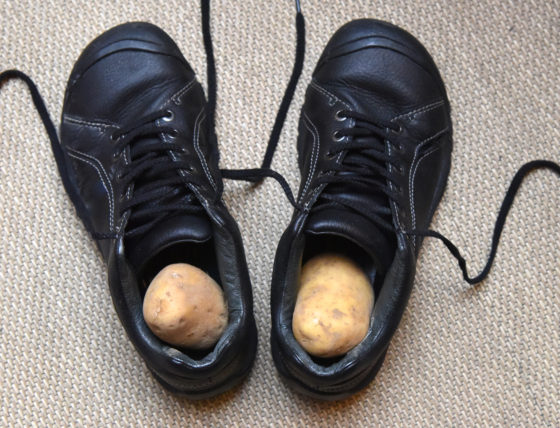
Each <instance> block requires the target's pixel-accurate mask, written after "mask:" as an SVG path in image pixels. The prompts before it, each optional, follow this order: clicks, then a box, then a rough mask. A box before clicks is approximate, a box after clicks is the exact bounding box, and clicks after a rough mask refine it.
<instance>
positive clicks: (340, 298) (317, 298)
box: [292, 253, 374, 358]
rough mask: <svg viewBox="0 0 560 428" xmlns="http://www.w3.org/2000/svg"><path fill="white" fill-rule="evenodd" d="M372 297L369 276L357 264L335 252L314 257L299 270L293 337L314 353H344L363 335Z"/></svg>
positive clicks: (309, 351) (335, 355)
mask: <svg viewBox="0 0 560 428" xmlns="http://www.w3.org/2000/svg"><path fill="white" fill-rule="evenodd" d="M373 300H374V296H373V288H372V286H371V284H370V282H369V279H368V278H367V276H366V274H365V273H364V272H363V270H362V269H361V268H360V267H359V266H358V265H357V264H356V263H354V262H353V261H352V260H350V259H349V258H347V257H344V256H341V255H338V254H332V253H325V254H320V255H318V256H315V257H313V258H311V259H310V260H309V261H307V263H305V265H304V266H303V268H302V271H301V276H300V288H299V290H298V294H297V298H296V305H295V308H294V313H293V317H292V331H293V333H294V337H295V338H296V340H297V341H298V343H299V344H300V345H301V346H302V347H303V349H305V350H306V351H307V352H308V353H309V354H311V355H313V356H316V357H324V358H328V357H337V356H340V355H344V354H345V353H347V352H348V351H349V350H350V349H352V348H354V347H355V346H356V345H358V344H359V343H360V342H361V341H362V340H363V338H364V337H365V336H366V334H367V331H368V329H369V324H370V317H371V311H372V309H373Z"/></svg>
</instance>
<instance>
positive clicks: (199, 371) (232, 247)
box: [59, 23, 257, 398]
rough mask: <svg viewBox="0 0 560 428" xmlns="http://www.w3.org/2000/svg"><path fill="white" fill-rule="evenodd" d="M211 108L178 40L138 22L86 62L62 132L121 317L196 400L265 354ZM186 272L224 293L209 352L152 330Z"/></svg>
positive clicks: (103, 41) (154, 366)
mask: <svg viewBox="0 0 560 428" xmlns="http://www.w3.org/2000/svg"><path fill="white" fill-rule="evenodd" d="M206 109H207V103H206V99H205V97H204V93H203V90H202V87H201V85H200V84H199V83H198V82H197V80H196V77H195V74H194V72H193V70H192V69H191V67H190V66H189V64H188V63H187V61H186V60H185V58H184V57H183V55H182V54H181V53H180V51H179V49H178V48H177V46H176V45H175V43H174V42H173V41H172V40H171V39H170V37H169V36H168V35H167V34H165V33H164V32H163V31H162V30H161V29H159V28H157V27H155V26H153V25H151V24H147V23H128V24H124V25H120V26H118V27H115V28H113V29H111V30H109V31H107V32H106V33H104V34H102V35H101V36H100V37H98V38H97V39H96V40H94V41H93V42H92V43H91V44H90V45H89V46H88V47H87V48H86V49H85V51H84V52H83V53H82V55H81V56H80V58H79V60H78V61H77V63H76V65H75V66H74V69H73V71H72V74H71V76H70V79H69V82H68V87H67V90H66V95H65V101H64V107H63V114H62V125H61V145H62V149H63V152H64V160H63V161H62V163H61V164H60V165H59V168H60V173H61V175H62V179H63V182H64V184H65V187H66V190H67V192H68V193H69V195H70V197H71V199H72V201H73V203H74V205H75V206H76V210H77V212H78V214H79V215H80V217H81V219H82V220H83V222H84V224H85V225H86V227H87V229H88V230H89V231H90V232H91V233H92V235H93V237H94V238H95V239H96V240H97V244H98V246H99V248H100V250H101V252H102V254H103V257H104V259H105V261H106V262H107V265H108V271H109V287H110V289H111V295H112V298H113V303H114V305H115V308H116V310H117V314H118V316H119V318H120V320H121V322H122V324H123V326H124V328H125V330H126V332H127V334H128V336H129V338H130V340H131V341H132V343H133V344H134V346H135V348H136V349H137V351H138V352H139V353H140V355H141V356H142V357H143V358H144V360H145V361H146V364H147V365H148V367H149V369H150V370H151V371H152V372H153V374H154V376H155V377H156V378H157V380H158V381H159V382H160V383H161V384H162V385H163V386H165V387H166V388H167V389H169V390H171V391H173V392H175V393H179V394H184V395H186V396H188V397H190V398H206V397H209V396H212V395H215V394H217V393H220V392H223V391H225V390H226V389H228V388H230V387H231V386H232V385H234V384H235V383H237V382H238V381H239V380H241V379H242V378H243V377H244V376H245V375H246V374H247V373H248V371H249V370H250V368H251V365H252V363H253V360H254V357H255V352H256V343H257V338H256V328H255V321H254V318H253V308H252V296H251V286H250V282H249V275H248V272H247V266H246V262H245V256H244V253H243V246H242V241H241V236H240V234H239V231H238V228H237V225H236V223H235V221H234V220H233V218H232V217H231V215H230V214H229V213H228V211H227V209H226V208H225V206H224V205H223V203H222V201H221V192H222V178H221V175H220V171H219V169H218V151H217V150H218V149H217V144H216V139H215V135H214V133H213V132H212V131H210V132H207V128H206V121H205V115H206V113H207V112H206ZM175 262H185V263H190V264H193V265H195V266H197V267H199V268H201V269H203V270H205V271H206V272H208V273H209V275H211V276H212V277H213V278H214V279H215V280H216V281H217V282H218V283H219V284H221V286H222V288H223V290H224V293H225V296H226V299H227V304H228V310H229V322H228V326H227V328H226V330H225V332H224V334H223V335H222V337H221V338H220V340H219V341H218V343H217V344H216V345H215V346H214V347H213V348H212V349H211V350H209V351H205V352H201V351H197V352H188V351H185V350H180V349H177V348H175V347H173V346H170V345H167V344H166V343H163V342H162V341H160V340H159V339H158V338H157V337H156V336H154V335H153V334H152V332H151V331H150V330H149V329H148V327H147V325H146V324H145V322H144V319H143V316H142V300H143V295H144V292H145V289H146V287H147V285H148V284H149V283H150V281H151V279H152V278H153V277H154V275H155V274H156V273H157V272H158V271H159V270H160V269H161V268H163V267H164V266H166V265H167V264H170V263H175Z"/></svg>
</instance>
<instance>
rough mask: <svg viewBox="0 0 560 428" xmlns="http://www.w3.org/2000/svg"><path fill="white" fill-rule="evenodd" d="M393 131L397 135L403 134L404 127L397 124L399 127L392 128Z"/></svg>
mask: <svg viewBox="0 0 560 428" xmlns="http://www.w3.org/2000/svg"><path fill="white" fill-rule="evenodd" d="M392 131H393V132H394V133H395V134H402V132H403V127H402V125H401V124H400V123H397V127H396V128H392Z"/></svg>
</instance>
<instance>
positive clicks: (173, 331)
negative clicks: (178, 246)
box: [143, 263, 228, 349]
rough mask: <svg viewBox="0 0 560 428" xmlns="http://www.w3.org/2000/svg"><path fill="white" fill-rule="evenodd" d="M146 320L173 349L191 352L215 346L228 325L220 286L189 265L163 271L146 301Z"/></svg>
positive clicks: (148, 292) (144, 308) (151, 328)
mask: <svg viewBox="0 0 560 428" xmlns="http://www.w3.org/2000/svg"><path fill="white" fill-rule="evenodd" d="M143 312H144V320H145V321H146V324H148V327H149V328H150V330H151V331H152V332H153V333H154V334H155V335H156V336H157V337H159V338H160V339H161V340H163V341H164V342H167V343H169V344H171V345H176V346H180V347H185V348H190V349H207V348H210V347H211V346H213V345H214V344H215V343H216V342H217V341H218V339H219V338H220V336H221V335H222V333H223V332H224V329H225V327H226V325H227V320H228V312H227V305H226V302H225V300H224V294H223V292H222V289H221V288H220V286H219V285H218V284H217V283H216V282H215V281H214V280H213V279H212V278H210V277H209V276H208V275H207V274H206V273H205V272H203V271H202V270H200V269H198V268H197V267H195V266H191V265H188V264H185V263H177V264H171V265H168V266H166V267H165V268H163V269H162V270H161V271H160V272H159V273H158V274H157V275H156V277H155V278H154V279H153V280H152V282H151V283H150V286H149V287H148V290H147V291H146V295H145V297H144V307H143Z"/></svg>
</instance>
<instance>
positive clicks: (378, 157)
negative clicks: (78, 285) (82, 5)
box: [0, 0, 560, 285]
mask: <svg viewBox="0 0 560 428" xmlns="http://www.w3.org/2000/svg"><path fill="white" fill-rule="evenodd" d="M296 9H297V13H296V31H297V42H296V59H295V61H294V67H293V70H292V75H291V78H290V81H289V84H288V86H287V88H286V91H285V93H284V97H283V99H282V103H281V104H280V108H279V110H278V113H277V116H276V121H275V123H274V126H273V129H272V132H271V135H270V138H269V141H268V145H267V150H266V154H265V157H264V160H263V163H262V165H261V168H254V169H238V170H231V169H222V170H221V172H222V176H223V177H224V178H229V179H233V180H243V181H249V182H254V183H258V182H261V181H262V180H263V179H264V178H266V177H272V178H274V179H275V180H277V181H278V182H279V183H280V185H281V186H282V188H283V190H284V192H285V193H286V195H287V197H288V199H289V200H290V203H291V204H292V205H293V206H294V207H295V208H296V209H298V210H302V209H303V207H301V206H300V205H299V204H298V203H297V202H296V200H295V198H294V196H293V193H292V192H291V190H290V187H289V185H288V183H287V182H286V180H285V179H284V178H283V177H282V175H281V174H279V173H277V172H276V171H273V170H272V169H270V165H271V163H272V158H273V156H274V152H275V150H276V147H277V145H278V141H279V138H280V133H281V131H282V127H283V125H284V122H285V120H286V115H287V112H288V109H289V107H290V104H291V101H292V99H293V96H294V93H295V89H296V86H297V82H298V80H299V77H300V75H301V72H302V69H303V59H304V51H305V22H304V18H303V15H302V13H301V9H300V4H299V0H296ZM201 10H202V31H203V37H204V47H205V50H206V54H207V74H208V77H207V84H208V117H207V121H206V133H207V136H208V138H209V139H210V141H213V142H214V143H215V107H216V93H217V82H216V67H215V61H214V53H213V47H212V37H211V31H210V1H209V0H202V1H201ZM9 79H20V80H22V81H24V82H25V83H26V84H27V86H28V88H29V91H30V93H31V97H32V100H33V103H34V105H35V108H36V109H37V112H38V113H39V116H40V118H41V120H42V122H43V125H44V126H45V129H46V131H47V135H48V137H49V139H50V142H51V147H52V150H53V154H54V157H55V160H56V162H57V164H58V166H59V168H61V169H64V168H65V167H64V161H63V152H62V148H61V145H60V141H59V139H58V135H57V133H56V129H55V126H54V124H53V122H52V120H51V118H50V116H49V113H48V110H47V108H46V106H45V103H44V101H43V98H42V97H41V95H40V93H39V90H38V89H37V86H36V85H35V83H34V82H33V81H32V80H31V78H29V76H27V75H26V74H24V73H23V72H21V71H19V70H7V71H4V72H2V73H0V85H1V84H2V83H3V82H4V81H7V80H9ZM158 114H159V115H160V116H158V117H155V116H154V117H150V118H148V117H147V118H143V119H142V120H141V121H139V122H138V123H136V124H132V125H131V126H130V127H129V132H128V133H127V134H128V135H127V134H125V135H124V136H121V138H122V139H121V140H120V142H119V143H118V147H119V148H121V149H124V148H125V147H126V146H127V145H132V144H133V143H134V142H135V141H136V140H137V139H141V138H142V137H145V136H147V135H150V133H152V132H153V129H152V128H151V127H152V126H153V120H155V119H158V118H161V117H163V116H164V115H165V114H167V113H163V115H161V112H160V113H158ZM339 114H340V115H341V116H344V115H346V116H348V117H350V116H351V117H353V118H354V119H356V123H357V125H358V126H355V127H354V128H348V129H347V130H345V131H342V134H339V135H338V136H339V137H342V136H348V137H351V141H350V142H349V143H345V144H344V145H343V144H342V143H341V144H336V145H335V146H333V153H331V155H332V156H335V155H336V153H335V152H338V151H342V150H344V151H347V150H352V151H353V152H354V153H356V154H357V156H354V157H353V159H352V160H351V161H350V163H348V162H346V164H345V165H346V167H345V168H344V171H343V170H342V167H340V166H337V167H333V168H332V169H331V170H330V171H331V173H330V174H325V175H324V176H323V177H321V178H319V180H320V182H321V183H325V184H329V183H335V182H341V181H342V180H349V179H352V180H353V181H354V182H358V183H361V184H360V185H372V184H374V185H375V186H376V188H377V189H378V190H379V191H381V192H384V193H385V194H386V196H387V198H388V199H392V194H391V192H392V190H390V189H389V188H388V187H386V186H385V185H384V184H383V181H385V184H386V183H387V182H390V181H391V175H390V172H388V169H387V167H388V165H391V162H392V161H391V158H390V157H389V156H388V155H387V154H386V153H385V152H383V151H381V150H379V148H376V147H372V146H371V144H369V143H370V142H371V141H372V140H377V139H378V138H380V137H381V136H382V129H383V128H384V126H383V125H382V124H377V123H375V122H374V121H371V120H370V119H369V118H366V117H363V116H361V115H359V114H357V113H355V112H351V111H341V112H339ZM158 131H159V132H160V133H161V132H165V133H170V134H171V135H174V133H175V132H176V131H175V130H173V129H171V128H170V129H167V128H165V127H163V128H162V127H159V128H158ZM121 134H122V133H121ZM360 138H361V141H360ZM175 149H179V147H175V146H173V147H170V145H169V143H166V144H165V150H166V151H169V150H171V151H173V150H175ZM132 150H133V149H132ZM163 151H164V149H163V142H162V143H161V145H160V143H156V142H153V143H151V144H149V145H146V146H144V147H143V148H140V149H137V151H136V152H135V157H134V161H133V162H132V163H131V165H130V166H129V168H128V169H127V172H126V173H125V175H124V176H123V177H122V179H124V180H127V181H129V182H130V183H133V182H134V181H135V180H137V179H138V178H139V177H140V176H141V175H142V174H143V173H144V172H145V171H146V170H147V169H150V168H154V167H155V168H156V171H157V170H158V169H159V168H160V166H161V168H162V169H163V165H164V164H165V165H166V166H167V167H168V168H169V167H170V164H169V163H168V162H167V160H165V161H164V160H163V159H162V152H163ZM160 162H161V163H160ZM175 162H176V164H174V165H173V167H172V168H173V169H174V170H177V171H188V169H189V165H187V164H186V163H183V162H180V161H175ZM393 166H394V167H396V168H398V167H399V166H398V165H393ZM537 169H548V170H551V171H553V172H554V173H556V174H558V175H559V176H560V165H558V164H557V163H555V162H552V161H547V160H534V161H531V162H528V163H526V164H524V165H523V166H522V167H521V168H520V169H519V170H518V171H517V173H516V174H515V176H514V177H513V180H512V181H511V183H510V185H509V188H508V190H507V193H506V196H505V198H504V200H503V202H502V205H501V207H500V210H499V213H498V217H497V219H496V222H495V225H494V232H493V235H492V243H491V247H490V252H489V255H488V259H487V261H486V264H485V266H484V268H483V269H482V271H481V272H480V273H479V274H477V275H475V276H470V275H469V274H468V270H467V265H466V261H465V259H464V258H463V257H462V256H461V253H460V252H459V250H458V248H457V247H456V246H455V245H454V244H453V243H452V242H451V241H450V240H449V239H448V238H446V237H445V236H443V235H442V234H440V233H439V232H435V231H433V230H395V228H394V226H393V225H392V224H391V223H388V215H389V213H390V211H388V209H389V207H388V206H382V205H380V206H376V207H370V210H369V211H367V212H364V211H363V208H364V207H362V206H355V205H351V204H349V203H348V201H342V200H338V199H337V198H336V197H333V196H327V197H326V198H324V199H326V201H327V203H334V204H338V205H342V206H345V207H347V208H349V209H353V210H355V211H358V212H360V213H362V214H364V215H367V216H368V217H369V218H371V219H374V221H375V222H376V224H378V225H380V226H381V227H382V228H384V229H387V228H390V229H392V230H395V233H404V234H407V235H412V236H422V237H433V238H437V239H439V240H441V241H442V242H443V243H444V244H445V246H446V247H447V248H448V250H449V251H450V252H451V254H452V255H453V256H454V257H455V258H456V259H457V261H458V263H459V267H460V269H461V271H462V273H463V278H464V280H465V281H466V282H468V283H469V284H473V285H474V284H478V283H480V282H481V281H483V280H484V279H485V278H486V277H487V276H488V274H489V272H490V269H491V267H492V264H493V262H494V259H495V257H496V252H497V249H498V244H499V242H500V237H501V234H502V231H503V228H504V225H505V221H506V218H507V216H508V213H509V211H510V209H511V207H512V205H513V202H514V199H515V196H516V194H517V192H518V191H519V188H520V186H521V184H522V182H523V180H524V179H525V177H526V176H527V175H528V174H529V173H530V172H531V171H533V170H537ZM348 171H350V174H346V176H345V174H342V173H348ZM372 171H374V172H376V173H377V175H376V176H373V178H372V176H371V172H372ZM179 176H180V174H179V175H177V177H160V178H158V179H157V180H154V181H153V182H151V183H145V184H144V187H143V190H144V191H143V192H140V193H137V195H136V196H137V197H136V198H133V199H131V200H130V201H129V202H128V205H127V209H130V210H131V211H133V210H134V209H136V213H135V214H134V215H135V218H136V219H140V218H142V217H149V221H148V222H147V223H144V224H143V225H142V226H139V227H138V228H135V229H132V230H129V231H128V232H129V233H133V234H138V233H142V232H144V231H145V230H147V228H150V227H152V226H153V225H154V224H156V223H157V222H158V221H160V220H161V219H162V218H165V217H167V215H168V214H169V213H170V212H175V211H183V210H185V211H192V210H197V209H199V207H198V206H197V203H196V202H195V201H194V198H193V196H192V195H190V194H187V195H182V196H181V195H180V194H179V193H177V191H176V190H174V189H175V186H176V185H178V184H180V183H182V184H184V183H188V182H190V183H191V184H194V185H197V184H200V183H197V182H196V179H195V178H194V177H189V178H188V179H187V178H185V177H183V176H181V177H179ZM349 177H352V178H349ZM221 189H222V188H221V185H220V187H219V188H218V192H217V197H218V198H219V197H221ZM388 189H389V190H388ZM397 191H398V189H397ZM159 202H161V203H162V204H161V205H159ZM90 232H91V230H90ZM92 235H93V236H94V238H96V239H106V238H114V236H101V235H99V234H97V235H96V234H92Z"/></svg>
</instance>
